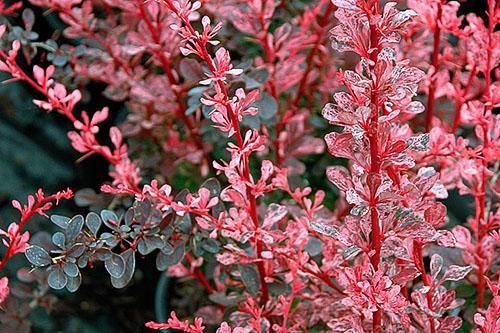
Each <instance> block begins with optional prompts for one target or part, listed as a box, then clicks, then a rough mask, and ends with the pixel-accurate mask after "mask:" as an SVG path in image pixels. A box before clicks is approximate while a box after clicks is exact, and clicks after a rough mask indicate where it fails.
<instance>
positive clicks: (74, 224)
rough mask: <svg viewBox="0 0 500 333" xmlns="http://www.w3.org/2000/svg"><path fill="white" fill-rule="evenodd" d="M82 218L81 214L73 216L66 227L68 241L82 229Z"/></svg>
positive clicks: (73, 238)
mask: <svg viewBox="0 0 500 333" xmlns="http://www.w3.org/2000/svg"><path fill="white" fill-rule="evenodd" d="M83 224H84V219H83V216H82V215H76V216H75V217H73V218H72V219H71V220H70V221H69V223H68V227H67V228H66V238H67V240H68V242H73V241H74V240H75V238H76V237H77V236H78V234H79V233H80V232H81V231H82V228H83Z"/></svg>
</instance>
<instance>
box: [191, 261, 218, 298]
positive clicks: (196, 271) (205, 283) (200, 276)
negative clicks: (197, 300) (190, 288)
mask: <svg viewBox="0 0 500 333" xmlns="http://www.w3.org/2000/svg"><path fill="white" fill-rule="evenodd" d="M186 261H187V262H188V263H189V264H190V265H191V263H192V262H193V259H192V258H191V256H190V255H189V253H186ZM193 275H194V277H196V278H197V279H198V280H199V281H200V283H201V284H202V285H203V286H204V287H205V289H206V290H207V291H208V292H209V293H210V294H213V293H214V292H215V289H214V288H212V286H211V285H210V283H208V281H207V279H206V278H205V275H204V274H203V272H202V271H201V270H200V268H199V267H195V268H194V274H193Z"/></svg>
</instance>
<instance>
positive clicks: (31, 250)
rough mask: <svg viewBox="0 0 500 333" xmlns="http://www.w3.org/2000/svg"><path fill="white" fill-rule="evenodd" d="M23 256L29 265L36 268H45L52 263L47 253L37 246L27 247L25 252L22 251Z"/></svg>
mask: <svg viewBox="0 0 500 333" xmlns="http://www.w3.org/2000/svg"><path fill="white" fill-rule="evenodd" d="M24 255H25V256H26V259H28V261H29V262H30V263H32V264H33V265H34V266H37V267H43V266H47V265H50V264H51V263H52V258H51V257H50V255H49V254H48V253H47V251H45V249H43V248H41V247H40V246H38V245H32V246H30V247H28V248H27V249H26V251H24Z"/></svg>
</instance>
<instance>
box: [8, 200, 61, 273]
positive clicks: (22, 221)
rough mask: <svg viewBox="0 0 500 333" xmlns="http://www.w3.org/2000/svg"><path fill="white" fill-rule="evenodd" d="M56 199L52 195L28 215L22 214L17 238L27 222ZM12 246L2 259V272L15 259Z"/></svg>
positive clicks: (37, 202) (40, 202) (36, 205)
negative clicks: (46, 204)
mask: <svg viewBox="0 0 500 333" xmlns="http://www.w3.org/2000/svg"><path fill="white" fill-rule="evenodd" d="M56 199H57V198H56V195H55V194H54V195H50V196H48V197H44V198H43V199H41V200H37V201H36V203H35V205H34V206H33V207H32V209H31V210H30V211H28V213H26V214H23V213H21V221H19V228H18V230H17V234H16V236H18V235H20V234H21V233H22V229H23V228H24V225H25V224H26V222H28V221H29V220H30V219H31V218H32V217H33V215H35V214H36V212H37V210H38V209H39V208H40V207H42V205H44V204H45V203H47V202H49V201H52V200H56ZM12 245H13V244H12V243H11V244H9V247H8V249H7V252H6V253H5V256H4V257H3V258H2V261H1V262H0V271H1V270H2V268H3V267H4V266H5V264H6V263H7V262H8V261H9V259H10V258H12V257H13V254H12Z"/></svg>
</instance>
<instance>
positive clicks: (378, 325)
mask: <svg viewBox="0 0 500 333" xmlns="http://www.w3.org/2000/svg"><path fill="white" fill-rule="evenodd" d="M378 6H379V4H378V1H375V2H374V6H373V10H372V11H368V13H369V16H371V15H376V14H378ZM369 18H370V17H369ZM370 48H373V49H374V51H373V52H372V53H371V54H370V60H372V62H373V64H375V63H376V62H377V58H378V54H379V52H380V33H379V31H378V29H377V27H376V25H374V24H370ZM370 67H371V71H372V72H373V71H374V70H375V66H374V65H372V66H370ZM371 77H372V83H371V84H372V92H371V96H370V105H371V113H370V119H369V129H368V140H369V143H370V173H375V174H378V173H380V157H379V148H378V117H379V91H378V81H377V79H376V76H374V75H373V73H372V74H371ZM375 191H376V189H375ZM373 192H374V191H372V193H370V220H371V227H372V234H371V238H372V239H371V251H370V252H372V251H373V252H374V254H373V256H372V257H370V262H371V264H372V266H373V268H374V269H375V270H378V266H379V263H380V250H381V247H382V234H381V228H380V221H379V214H378V210H377V206H376V204H377V199H376V193H373ZM381 329H382V310H380V309H378V310H377V311H376V312H375V313H374V314H373V332H379V331H380V330H381Z"/></svg>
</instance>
